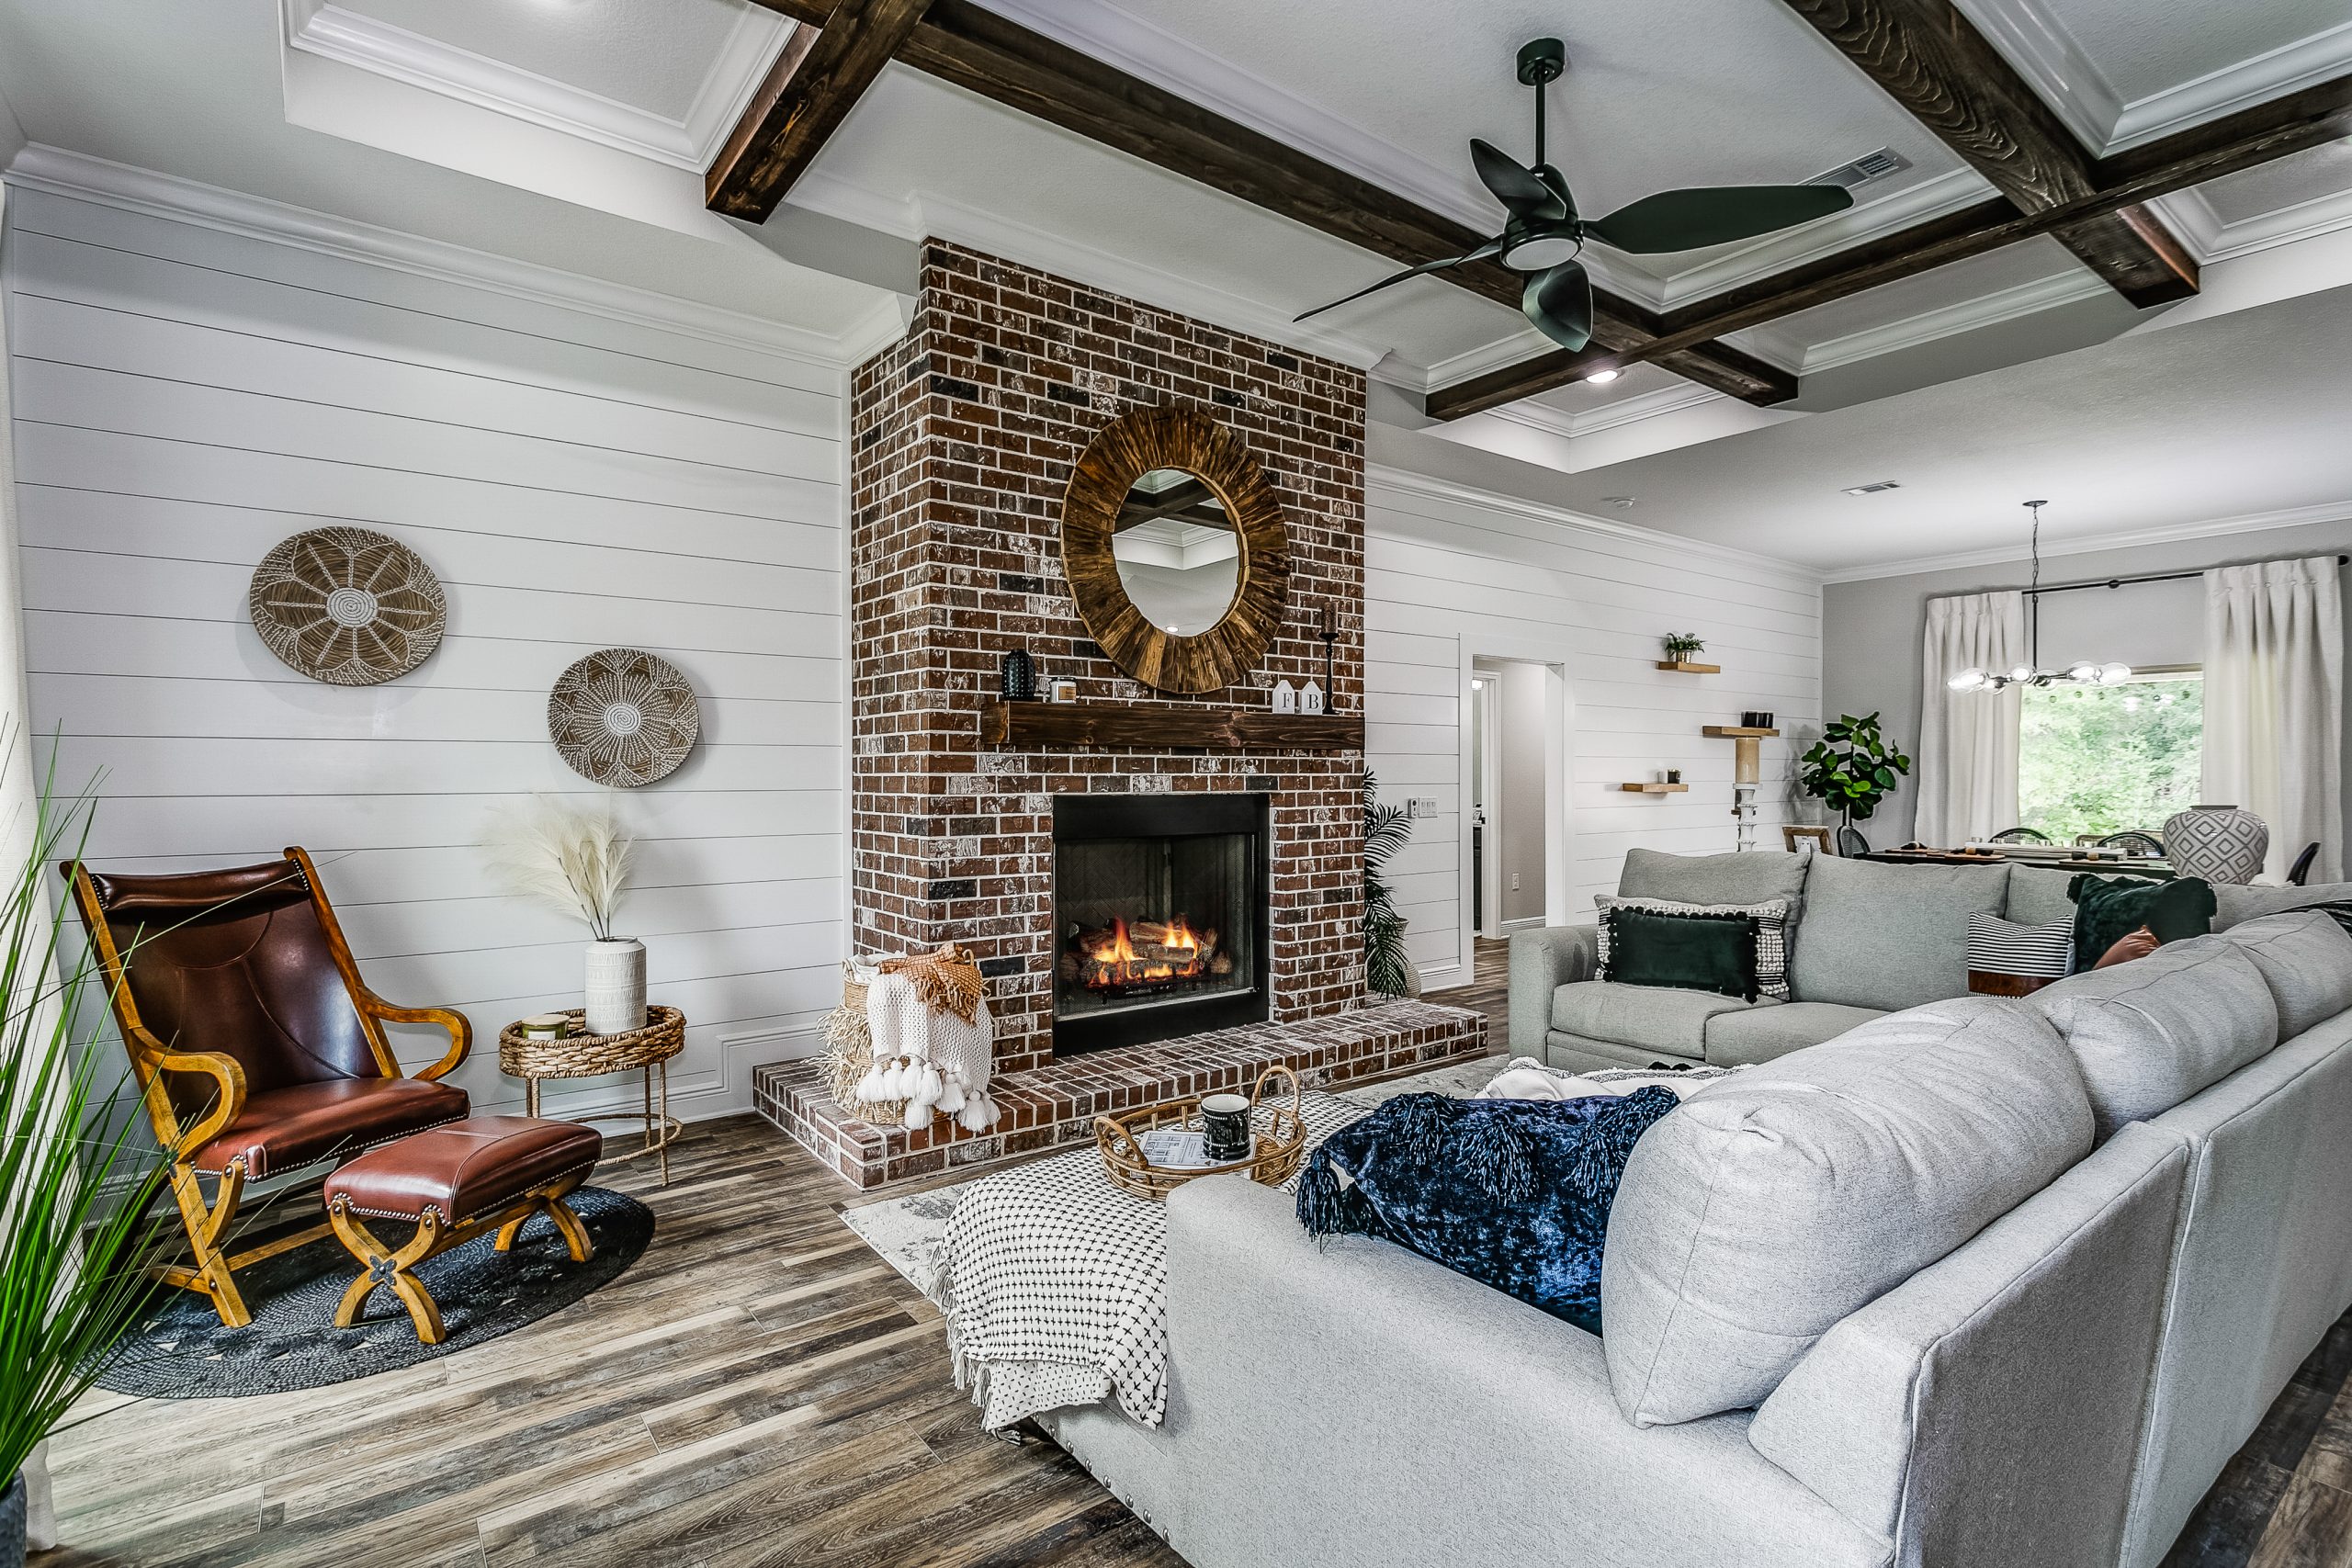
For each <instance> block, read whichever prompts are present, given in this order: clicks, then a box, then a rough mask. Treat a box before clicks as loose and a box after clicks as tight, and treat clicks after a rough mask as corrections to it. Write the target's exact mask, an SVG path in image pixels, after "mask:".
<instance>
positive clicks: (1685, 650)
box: [1666, 632, 1707, 664]
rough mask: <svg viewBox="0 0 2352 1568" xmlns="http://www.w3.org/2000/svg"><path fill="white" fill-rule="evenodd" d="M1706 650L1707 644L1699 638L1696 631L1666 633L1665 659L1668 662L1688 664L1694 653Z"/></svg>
mask: <svg viewBox="0 0 2352 1568" xmlns="http://www.w3.org/2000/svg"><path fill="white" fill-rule="evenodd" d="M1706 651H1707V645H1706V644H1705V643H1703V642H1702V641H1700V640H1699V634H1698V633H1697V632H1668V633H1667V634H1666V661H1667V662H1668V664H1688V663H1690V662H1691V659H1692V658H1693V657H1694V656H1695V655H1698V654H1702V653H1704V652H1706Z"/></svg>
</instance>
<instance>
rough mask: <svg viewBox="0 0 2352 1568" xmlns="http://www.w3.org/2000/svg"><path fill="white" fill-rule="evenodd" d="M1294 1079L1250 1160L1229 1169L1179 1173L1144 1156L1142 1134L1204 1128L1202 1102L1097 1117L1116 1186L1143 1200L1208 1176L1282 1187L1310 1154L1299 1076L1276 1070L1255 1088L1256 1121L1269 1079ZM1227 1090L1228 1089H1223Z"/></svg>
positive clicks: (1106, 1165)
mask: <svg viewBox="0 0 2352 1568" xmlns="http://www.w3.org/2000/svg"><path fill="white" fill-rule="evenodd" d="M1275 1077H1283V1078H1288V1079H1289V1080H1290V1103H1289V1104H1288V1105H1276V1106H1274V1107H1273V1108H1272V1119H1271V1122H1269V1124H1268V1125H1267V1127H1266V1128H1265V1129H1264V1130H1263V1131H1257V1132H1255V1136H1254V1138H1253V1140H1252V1142H1253V1152H1252V1153H1251V1155H1250V1157H1249V1158H1248V1159H1242V1160H1235V1161H1233V1162H1232V1163H1231V1164H1229V1165H1211V1166H1203V1167H1201V1168H1198V1169H1184V1170H1178V1169H1173V1168H1170V1167H1168V1166H1164V1165H1154V1164H1152V1163H1151V1161H1149V1160H1148V1159H1146V1158H1145V1157H1144V1153H1143V1145H1142V1144H1141V1143H1139V1142H1138V1141H1137V1140H1138V1139H1139V1138H1140V1137H1141V1136H1142V1134H1146V1133H1150V1132H1157V1131H1158V1130H1159V1129H1161V1128H1163V1127H1181V1128H1183V1129H1185V1130H1186V1131H1188V1132H1195V1131H1198V1130H1199V1126H1200V1119H1201V1102H1200V1100H1199V1099H1198V1098H1197V1097H1196V1098H1194V1099H1191V1100H1170V1101H1169V1102H1168V1103H1167V1104H1165V1105H1155V1106H1153V1107H1151V1108H1150V1109H1149V1110H1147V1111H1128V1112H1127V1113H1126V1114H1125V1115H1124V1116H1097V1117H1096V1118H1095V1119H1094V1142H1095V1145H1096V1146H1097V1147H1099V1148H1100V1149H1101V1150H1102V1151H1103V1172H1104V1174H1105V1175H1107V1176H1109V1177H1110V1179H1111V1181H1112V1183H1113V1185H1114V1186H1117V1187H1120V1188H1123V1189H1125V1190H1127V1191H1129V1192H1132V1193H1134V1194H1135V1195H1136V1197H1138V1198H1165V1197H1167V1196H1168V1194H1170V1192H1173V1191H1174V1190H1176V1189H1178V1188H1179V1187H1182V1186H1183V1185H1184V1183H1186V1182H1187V1181H1197V1180H1198V1179H1201V1178H1202V1177H1204V1176H1232V1175H1235V1174H1237V1173H1238V1174H1243V1175H1247V1176H1248V1177H1249V1178H1250V1179H1251V1180H1253V1181H1261V1182H1263V1183H1265V1184H1266V1185H1267V1186H1269V1187H1280V1186H1281V1185H1282V1184H1283V1182H1285V1181H1288V1180H1289V1179H1290V1178H1291V1173H1292V1172H1293V1171H1295V1170H1296V1169H1297V1168H1298V1162H1299V1161H1300V1160H1301V1159H1302V1158H1304V1157H1305V1156H1306V1118H1305V1117H1303V1116H1301V1115H1300V1114H1299V1110H1298V1095H1299V1090H1298V1075H1297V1074H1296V1073H1295V1072H1293V1071H1291V1070H1290V1069H1289V1068H1288V1067H1285V1066H1272V1067H1268V1068H1267V1069H1266V1070H1265V1071H1264V1072H1262V1073H1260V1074H1259V1075H1258V1081H1257V1082H1256V1083H1254V1084H1252V1085H1250V1111H1251V1112H1252V1116H1251V1121H1252V1123H1253V1131H1254V1123H1255V1121H1256V1117H1255V1112H1256V1111H1257V1110H1258V1107H1259V1106H1260V1105H1261V1103H1263V1102H1264V1100H1265V1095H1266V1084H1267V1081H1268V1080H1269V1079H1272V1078H1275ZM1220 1092H1222V1091H1220Z"/></svg>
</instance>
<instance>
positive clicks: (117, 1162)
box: [0, 735, 164, 1568]
mask: <svg viewBox="0 0 2352 1568" xmlns="http://www.w3.org/2000/svg"><path fill="white" fill-rule="evenodd" d="M11 739H13V738H12V737H7V736H6V735H0V747H6V746H8V743H9V741H10V740H11ZM9 749H10V750H13V748H12V747H11V748H9ZM88 805H89V803H88V801H87V799H86V798H83V799H79V800H76V801H74V802H72V803H70V804H69V805H68V806H67V807H65V808H64V809H62V810H59V809H58V808H56V807H55V806H54V805H53V804H52V801H51V796H50V795H49V792H48V791H46V790H44V791H43V792H42V794H41V796H40V801H39V803H38V805H37V806H36V807H35V808H34V812H33V820H32V823H31V832H30V834H29V837H28V838H27V837H26V836H25V835H24V834H23V833H22V831H21V829H22V828H23V826H24V824H22V823H17V824H13V825H12V826H14V827H16V828H17V829H18V830H19V831H18V832H17V835H16V836H17V838H18V839H19V841H20V844H21V853H20V856H19V857H18V858H17V859H16V860H15V862H14V863H12V865H11V866H10V868H9V870H10V874H11V878H12V880H11V882H10V883H9V885H8V886H7V891H6V900H5V903H0V998H5V1003H0V1005H5V1008H6V1011H5V1013H0V1194H5V1195H6V1196H5V1199H4V1200H0V1477H6V1478H7V1479H6V1497H5V1500H0V1568H22V1564H23V1562H24V1560H25V1544H26V1543H25V1520H26V1505H27V1483H26V1471H27V1467H28V1464H30V1463H31V1461H32V1460H33V1458H34V1455H35V1453H36V1451H37V1450H39V1449H40V1444H41V1442H42V1441H43V1439H45V1438H47V1437H48V1436H49V1435H50V1434H51V1432H52V1431H54V1430H56V1429H57V1427H58V1425H59V1423H60V1422H61V1421H62V1419H63V1418H64V1417H65V1416H66V1413H67V1412H68V1411H69V1410H71V1409H72V1408H73V1405H74V1402H75V1401H76V1400H78V1399H79V1398H81V1396H82V1395H83V1393H85V1391H87V1389H88V1388H89V1386H90V1384H91V1382H93V1381H94V1380H95V1379H96V1376H97V1373H98V1371H99V1370H100V1368H101V1367H102V1366H103V1365H104V1364H105V1361H106V1359H107V1352H108V1351H109V1350H110V1349H111V1348H113V1347H114V1345H115V1344H116V1342H117V1341H119V1339H120V1338H121V1337H122V1336H123V1334H124V1332H125V1331H126V1330H128V1329H129V1328H130V1326H131V1325H132V1323H133V1322H134V1321H135V1320H136V1318H137V1316H138V1314H139V1313H140V1311H141V1308H142V1307H143V1306H144V1304H145V1303H146V1301H147V1297H148V1290H149V1285H148V1279H147V1274H146V1270H145V1268H144V1264H145V1262H146V1260H147V1255H148V1252H149V1249H150V1247H151V1246H152V1244H153V1238H154V1235H155V1231H154V1229H153V1224H152V1223H151V1221H150V1219H149V1218H148V1214H149V1210H150V1206H151V1204H152V1203H153V1200H154V1198H155V1197H156V1196H157V1194H158V1193H159V1191H160V1190H161V1188H162V1186H163V1182H164V1160H163V1156H162V1154H161V1151H159V1150H157V1149H156V1148H155V1147H154V1145H153V1143H152V1142H150V1141H149V1139H148V1138H147V1137H146V1135H145V1134H144V1132H143V1130H142V1129H141V1127H139V1125H138V1124H137V1123H136V1122H134V1121H133V1120H132V1119H130V1118H127V1117H124V1116H121V1115H119V1114H109V1111H110V1108H111V1109H115V1110H119V1107H115V1106H114V1103H113V1102H114V1099H115V1096H114V1090H115V1089H117V1087H119V1084H120V1082H121V1081H122V1079H121V1077H120V1076H119V1075H117V1074H115V1073H112V1072H109V1071H107V1070H106V1069H104V1068H103V1067H102V1066H101V1064H102V1063H104V1062H106V1061H107V1059H108V1053H107V1051H106V1050H105V1049H103V1046H102V1042H101V1040H100V1039H99V1030H98V1027H97V1026H96V1023H95V1022H92V1021H89V1020H90V1019H91V1017H92V1014H93V1012H94V1011H95V1010H88V1009H85V1006H84V1005H83V1004H84V1003H85V999H86V998H85V992H86V991H87V989H88V988H89V981H90V978H91V976H92V973H93V968H92V961H91V958H90V956H89V954H88V952H87V951H86V950H85V949H84V948H82V947H81V946H80V944H78V943H76V944H74V948H73V951H72V952H70V953H61V952H60V951H59V948H60V942H59V937H60V935H61V934H62V920H63V919H64V915H63V909H62V902H61V903H60V904H59V905H56V906H52V905H51V902H50V900H49V898H48V897H46V896H45V889H44V885H43V881H42V876H41V874H42V872H43V871H44V870H45V869H46V867H47V866H48V864H49V863H52V862H56V861H62V860H71V859H76V858H78V857H79V851H80V848H81V845H82V841H83V838H84V836H85V832H86V829H87V826H88V820H89V811H88Z"/></svg>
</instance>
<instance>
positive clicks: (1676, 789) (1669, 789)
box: [1617, 784, 1691, 795]
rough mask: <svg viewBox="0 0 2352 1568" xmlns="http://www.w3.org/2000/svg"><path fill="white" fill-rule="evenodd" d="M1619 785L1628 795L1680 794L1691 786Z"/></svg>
mask: <svg viewBox="0 0 2352 1568" xmlns="http://www.w3.org/2000/svg"><path fill="white" fill-rule="evenodd" d="M1617 787H1618V788H1619V789H1622V790H1623V791H1624V792H1625V793H1626V794H1627V795H1680V794H1681V793H1682V792H1683V791H1684V790H1686V789H1689V788H1690V787H1691V786H1690V785H1689V784H1619V785H1618V786H1617Z"/></svg>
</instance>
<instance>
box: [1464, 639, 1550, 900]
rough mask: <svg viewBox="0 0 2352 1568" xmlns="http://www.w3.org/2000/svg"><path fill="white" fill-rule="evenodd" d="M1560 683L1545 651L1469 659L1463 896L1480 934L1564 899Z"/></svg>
mask: <svg viewBox="0 0 2352 1568" xmlns="http://www.w3.org/2000/svg"><path fill="white" fill-rule="evenodd" d="M1469 695H1470V705H1469V710H1470V723H1469V736H1468V741H1467V745H1466V746H1465V748H1464V749H1465V750H1467V751H1468V753H1469V756H1468V758H1467V761H1468V762H1469V773H1470V792H1469V801H1470V810H1469V813H1468V816H1469V825H1470V857H1469V858H1470V885H1471V894H1470V905H1471V910H1472V930H1473V931H1476V933H1477V935H1479V936H1481V937H1500V936H1503V935H1506V934H1507V933H1509V932H1510V931H1518V930H1521V929H1523V928H1527V927H1532V926H1540V925H1544V924H1545V923H1546V921H1547V920H1548V919H1550V918H1551V917H1552V915H1553V913H1554V911H1555V905H1561V904H1563V903H1564V900H1565V896H1566V888H1565V886H1560V885H1561V884H1564V883H1565V881H1566V784H1565V771H1566V765H1565V753H1566V744H1565V728H1566V726H1565V716H1564V711H1563V710H1564V706H1565V696H1566V677H1565V672H1564V671H1563V670H1562V669H1561V667H1560V666H1558V665H1556V664H1553V663H1550V662H1548V661H1545V660H1532V659H1514V658H1508V657H1504V656H1501V655H1481V656H1478V657H1476V658H1474V659H1473V660H1472V661H1471V670H1470V694H1469Z"/></svg>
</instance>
